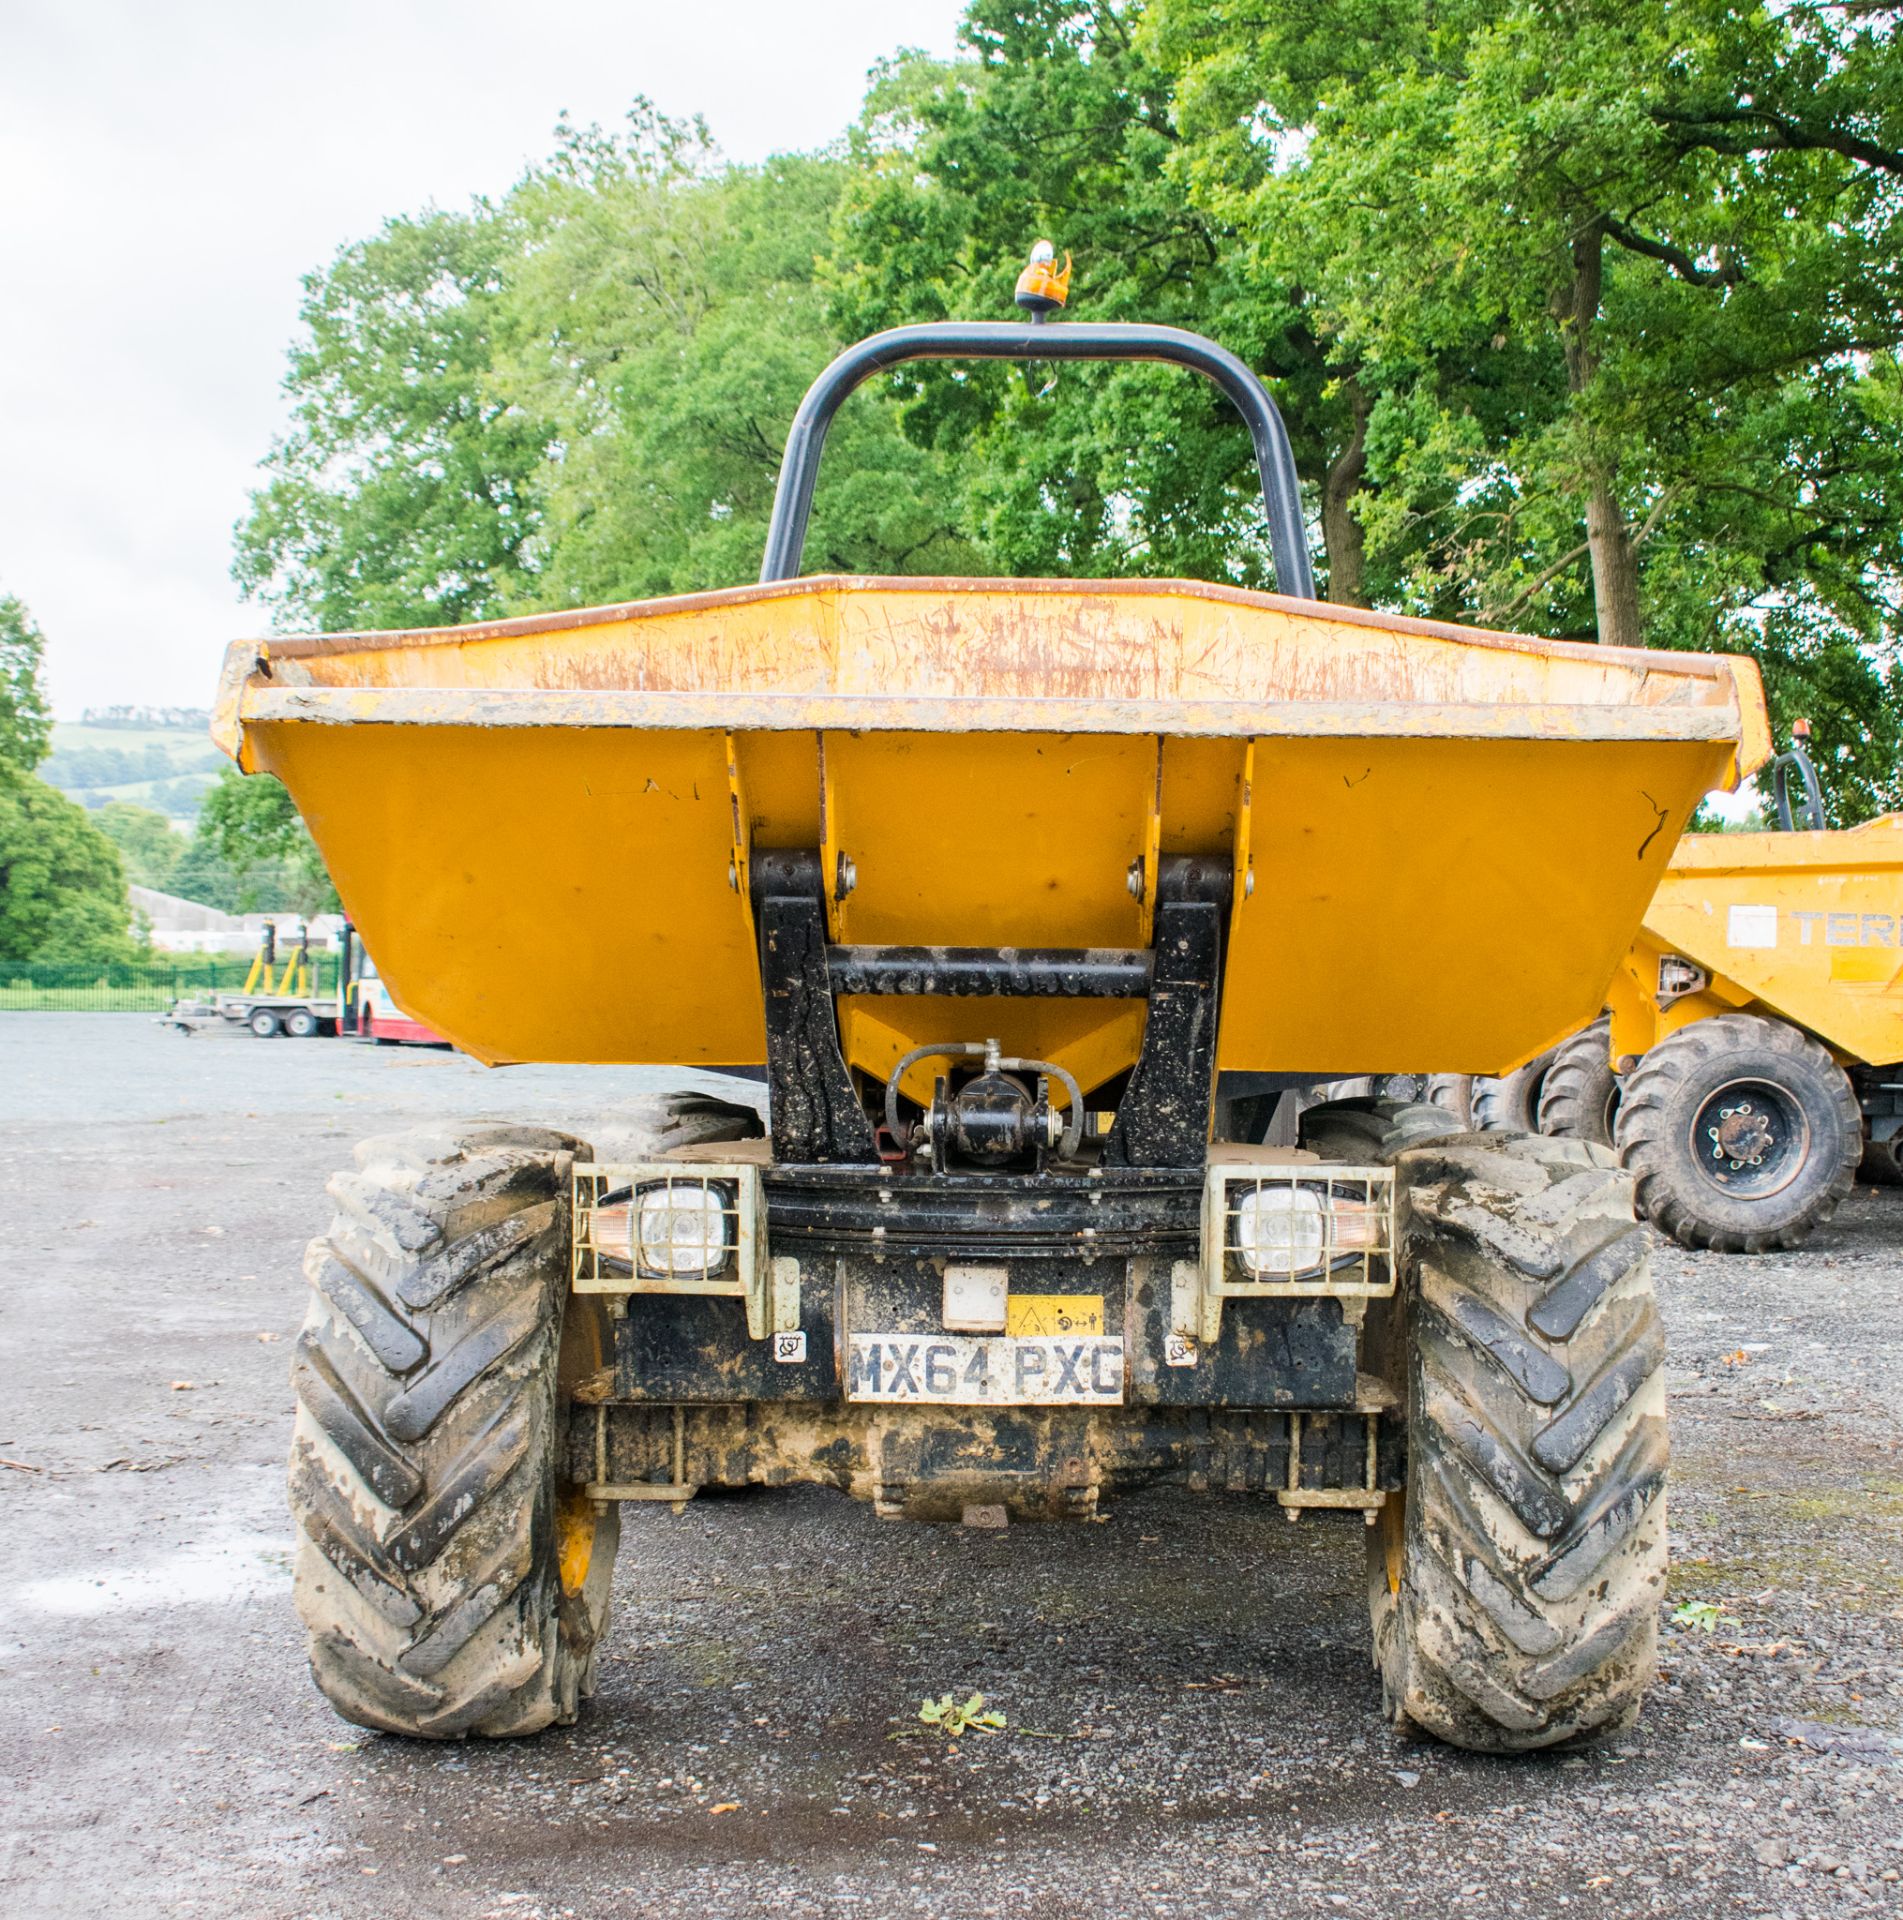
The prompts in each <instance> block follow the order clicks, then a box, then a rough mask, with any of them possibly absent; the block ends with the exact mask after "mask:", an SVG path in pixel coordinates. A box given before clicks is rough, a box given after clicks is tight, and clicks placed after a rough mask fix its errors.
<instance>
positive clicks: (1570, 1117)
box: [1539, 1017, 1623, 1147]
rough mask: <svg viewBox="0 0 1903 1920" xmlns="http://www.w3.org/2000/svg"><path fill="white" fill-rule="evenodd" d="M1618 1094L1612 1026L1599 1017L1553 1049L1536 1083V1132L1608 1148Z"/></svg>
mask: <svg viewBox="0 0 1903 1920" xmlns="http://www.w3.org/2000/svg"><path fill="white" fill-rule="evenodd" d="M1622 1091H1623V1087H1622V1085H1621V1082H1620V1079H1619V1076H1618V1075H1617V1074H1616V1073H1614V1072H1613V1070H1612V1022H1611V1021H1610V1020H1608V1019H1605V1018H1603V1017H1602V1018H1600V1019H1598V1020H1595V1021H1594V1022H1593V1023H1592V1025H1591V1026H1589V1027H1585V1028H1582V1029H1581V1030H1580V1031H1579V1032H1578V1033H1576V1034H1574V1035H1573V1037H1572V1038H1571V1039H1570V1040H1568V1041H1566V1042H1564V1043H1563V1044H1562V1045H1560V1046H1558V1047H1555V1048H1554V1049H1553V1062H1552V1065H1551V1066H1549V1067H1548V1068H1547V1069H1546V1078H1545V1079H1544V1080H1543V1081H1542V1082H1541V1083H1540V1102H1539V1121H1540V1124H1539V1131H1540V1132H1541V1133H1545V1134H1551V1135H1552V1137H1553V1138H1554V1139H1556V1140H1590V1141H1592V1142H1593V1144H1594V1145H1595V1146H1601V1147H1609V1146H1611V1145H1612V1141H1613V1132H1614V1128H1615V1125H1616V1123H1617V1120H1618V1115H1619V1096H1620V1094H1621V1092H1622Z"/></svg>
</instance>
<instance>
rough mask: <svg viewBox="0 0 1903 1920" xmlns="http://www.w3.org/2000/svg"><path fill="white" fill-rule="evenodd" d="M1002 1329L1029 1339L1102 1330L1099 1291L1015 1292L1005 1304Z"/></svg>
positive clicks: (1101, 1301) (1101, 1303) (1101, 1300)
mask: <svg viewBox="0 0 1903 1920" xmlns="http://www.w3.org/2000/svg"><path fill="white" fill-rule="evenodd" d="M1004 1330H1005V1332H1006V1333H1010V1334H1018V1335H1021V1336H1024V1337H1027V1338H1031V1339H1046V1340H1051V1339H1055V1338H1056V1337H1057V1336H1058V1335H1060V1334H1066V1333H1101V1332H1103V1295H1102V1294H1100V1293H1014V1294H1012V1295H1011V1297H1010V1298H1009V1299H1008V1300H1006V1302H1005V1303H1004Z"/></svg>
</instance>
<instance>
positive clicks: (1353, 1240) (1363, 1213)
mask: <svg viewBox="0 0 1903 1920" xmlns="http://www.w3.org/2000/svg"><path fill="white" fill-rule="evenodd" d="M1231 1191H1232V1195H1233V1211H1232V1212H1231V1214H1230V1221H1231V1229H1230V1231H1231V1234H1232V1237H1233V1242H1234V1246H1235V1251H1236V1257H1237V1258H1238V1259H1239V1260H1240V1261H1241V1262H1242V1264H1243V1266H1244V1267H1246V1268H1247V1269H1248V1271H1249V1272H1250V1273H1251V1274H1253V1275H1254V1276H1255V1277H1256V1278H1257V1279H1263V1278H1265V1277H1267V1276H1268V1275H1271V1274H1298V1273H1317V1272H1320V1271H1321V1270H1322V1269H1323V1268H1326V1267H1332V1266H1333V1265H1334V1264H1335V1263H1336V1262H1337V1261H1339V1260H1342V1259H1359V1258H1360V1257H1361V1256H1362V1255H1363V1254H1366V1253H1370V1252H1376V1251H1379V1250H1381V1248H1382V1246H1383V1236H1382V1230H1381V1215H1380V1210H1379V1209H1378V1208H1377V1207H1375V1206H1374V1205H1372V1204H1371V1203H1370V1202H1369V1200H1368V1199H1367V1197H1366V1195H1365V1194H1358V1193H1342V1192H1331V1193H1329V1194H1328V1195H1327V1196H1326V1198H1324V1195H1323V1193H1322V1191H1321V1190H1320V1189H1319V1188H1316V1187H1306V1186H1300V1187H1298V1186H1283V1185H1280V1184H1277V1185H1274V1186H1269V1185H1264V1186H1259V1187H1250V1188H1247V1189H1245V1190H1243V1191H1242V1192H1240V1193H1236V1192H1234V1190H1233V1189H1232V1190H1231Z"/></svg>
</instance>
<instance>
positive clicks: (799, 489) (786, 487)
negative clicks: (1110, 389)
mask: <svg viewBox="0 0 1903 1920" xmlns="http://www.w3.org/2000/svg"><path fill="white" fill-rule="evenodd" d="M905 360H1162V361H1167V362H1169V363H1170V364H1171V365H1173V366H1179V367H1189V368H1191V369H1193V370H1194V371H1195V372H1197V373H1200V374H1203V375H1205V376H1206V377H1207V378H1209V379H1210V380H1213V381H1214V382H1215V383H1216V385H1217V386H1219V387H1220V388H1221V389H1222V390H1223V392H1224V394H1226V395H1227V396H1228V398H1229V400H1230V402H1231V404H1232V405H1233V406H1234V407H1235V409H1236V411H1237V412H1238V413H1240V414H1241V415H1242V418H1243V420H1244V421H1245V422H1246V424H1247V425H1248V428H1249V437H1250V439H1252V440H1253V441H1254V442H1255V458H1256V465H1257V467H1258V468H1259V469H1260V470H1261V474H1262V505H1263V509H1264V511H1265V512H1266V513H1267V514H1268V520H1269V549H1270V552H1271V553H1272V554H1273V555H1274V559H1275V585H1276V590H1277V591H1278V592H1280V593H1283V594H1287V595H1288V596H1290V597H1291V598H1292V599H1297V600H1313V599H1314V598H1315V576H1314V573H1313V571H1312V570H1311V568H1310V566H1309V563H1308V540H1307V536H1306V534H1305V533H1304V531H1303V527H1302V493H1301V483H1300V481H1299V480H1297V478H1296V475H1295V456H1294V455H1293V453H1291V452H1290V450H1289V441H1288V430H1287V428H1286V427H1284V426H1283V424H1282V416H1281V414H1280V413H1278V412H1277V411H1276V406H1275V402H1274V401H1273V400H1271V399H1270V398H1269V394H1268V390H1267V388H1265V387H1264V386H1263V384H1262V382H1261V381H1260V380H1258V379H1257V378H1256V377H1255V375H1254V374H1253V373H1251V372H1250V371H1249V369H1248V368H1247V367H1246V366H1244V365H1243V363H1242V362H1241V361H1240V360H1238V359H1237V358H1236V356H1235V355H1234V354H1233V353H1231V352H1229V351H1228V349H1227V348H1224V347H1219V346H1217V345H1216V343H1215V342H1214V341H1213V340H1205V339H1204V338H1203V336H1202V335H1201V334H1200V333H1187V332H1185V331H1184V330H1183V329H1182V328H1181V327H1149V326H1133V325H1127V324H1122V323H1118V322H1113V321H1078V322H1060V323H1056V324H1053V325H1050V326H1043V325H1039V324H1037V323H1034V322H1030V323H1020V322H1014V321H1008V320H945V321H938V322H934V323H932V324H929V325H924V326H916V327H893V328H891V329H889V330H888V331H887V332H885V333H875V334H874V335H873V336H872V337H871V338H870V339H869V340H861V341H860V342H859V344H858V345H857V346H856V347H848V348H847V349H846V351H845V352H844V353H842V354H841V355H840V356H839V358H838V359H837V360H835V361H834V362H833V363H832V365H831V366H830V367H828V368H827V369H826V371H825V372H824V373H822V374H821V375H820V376H819V378H818V379H817V380H815V381H814V382H813V384H812V385H811V386H810V387H809V388H807V390H806V398H805V399H804V400H802V401H801V402H800V408H799V412H798V413H796V414H795V415H794V416H793V425H792V427H791V429H790V430H789V431H788V433H787V436H786V458H785V459H784V460H783V461H782V462H781V463H780V482H779V486H778V488H777V489H776V490H775V492H774V495H773V518H772V520H771V521H770V522H769V523H768V525H767V535H766V557H765V559H764V560H763V561H762V562H761V566H760V578H761V580H762V581H769V580H792V579H796V578H797V577H798V574H799V566H800V553H801V551H802V549H803V548H804V547H805V545H806V522H807V520H808V518H809V517H810V516H811V513H812V510H813V485H814V482H815V481H816V480H817V479H818V478H819V458H820V454H821V452H822V450H823V449H824V447H825V444H826V429H827V428H828V427H829V426H831V425H832V419H833V415H834V414H835V413H837V412H838V411H839V408H840V404H841V402H842V401H844V400H845V398H846V396H847V395H848V394H849V393H851V392H852V390H853V389H854V388H855V387H857V386H859V385H860V384H861V383H862V382H864V381H866V380H869V379H870V378H871V377H872V376H873V375H874V374H875V373H881V372H883V371H884V370H885V369H886V368H888V367H894V366H897V365H898V364H899V363H900V362H901V361H905Z"/></svg>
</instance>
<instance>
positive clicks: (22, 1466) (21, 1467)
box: [0, 1460, 46, 1473]
mask: <svg viewBox="0 0 1903 1920" xmlns="http://www.w3.org/2000/svg"><path fill="white" fill-rule="evenodd" d="M0 1467H11V1468H12V1469H13V1471H14V1472H15V1473H44V1472H45V1471H46V1469H45V1468H44V1467H30V1466H28V1465H27V1463H26V1462H25V1461H24V1460H0Z"/></svg>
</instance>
